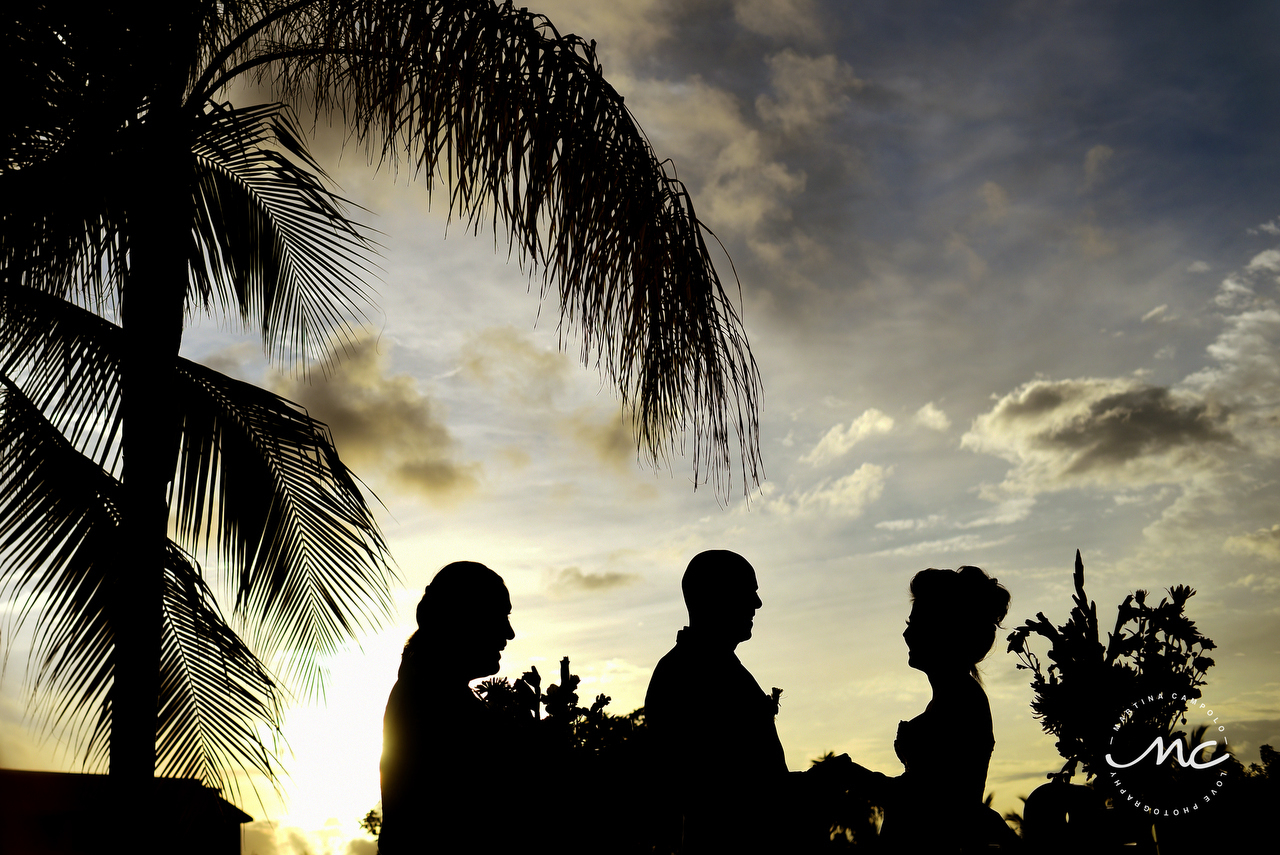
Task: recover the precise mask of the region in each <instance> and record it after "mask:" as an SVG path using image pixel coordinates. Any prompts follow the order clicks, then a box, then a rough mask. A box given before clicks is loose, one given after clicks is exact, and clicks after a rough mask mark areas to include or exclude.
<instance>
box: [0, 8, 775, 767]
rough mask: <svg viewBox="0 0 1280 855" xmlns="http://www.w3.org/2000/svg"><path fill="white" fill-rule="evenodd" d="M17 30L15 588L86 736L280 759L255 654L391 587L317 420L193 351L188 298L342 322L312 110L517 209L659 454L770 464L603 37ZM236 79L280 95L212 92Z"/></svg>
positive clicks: (148, 763)
mask: <svg viewBox="0 0 1280 855" xmlns="http://www.w3.org/2000/svg"><path fill="white" fill-rule="evenodd" d="M0 38H2V39H3V42H2V43H0V48H2V49H3V54H4V55H3V57H0V67H2V68H3V70H4V71H5V73H6V75H7V79H8V80H9V81H11V84H10V85H11V87H12V89H13V92H14V95H13V97H12V98H11V100H10V103H9V104H8V105H7V107H8V109H6V111H5V115H4V118H3V123H4V124H3V140H4V142H3V151H4V153H3V161H2V162H0V200H3V201H0V284H2V287H3V290H2V292H0V327H2V329H0V526H2V528H0V532H2V534H0V549H2V550H3V559H4V564H3V566H2V567H0V584H2V585H3V590H4V592H5V594H6V595H7V596H9V597H11V598H13V599H21V600H22V602H23V605H22V606H21V608H20V610H19V612H18V621H19V623H21V621H23V620H25V619H26V618H27V617H28V616H30V615H33V614H34V615H35V647H34V652H33V659H32V662H31V665H32V666H33V667H32V672H33V673H34V680H33V690H34V692H35V696H36V697H37V699H39V700H40V701H41V709H42V710H44V720H45V723H46V726H57V727H70V728H72V730H73V732H75V733H77V734H78V735H80V736H81V737H83V738H84V739H85V742H86V746H87V747H86V755H85V756H86V762H93V763H96V764H98V765H101V764H102V762H103V761H106V762H107V765H108V767H109V769H110V772H111V774H112V775H113V776H121V777H122V778H124V779H127V780H130V781H141V780H142V779H144V778H150V777H151V776H152V775H153V774H155V773H156V771H157V770H158V771H159V772H160V773H161V774H184V775H186V774H194V775H199V776H200V777H202V778H204V779H205V780H206V781H211V782H219V783H223V784H232V785H234V781H233V780H232V779H231V777H230V772H229V770H230V769H231V768H233V767H237V766H238V767H247V768H253V769H258V770H259V771H262V772H265V773H266V774H268V775H269V776H270V775H273V774H274V769H275V767H274V765H273V763H274V759H273V756H272V753H271V751H270V749H269V748H268V746H267V745H265V744H264V743H263V741H262V740H261V739H260V738H259V736H258V733H257V729H256V722H258V721H263V720H265V721H267V722H268V723H273V722H276V721H278V718H277V714H278V709H279V707H278V704H279V698H278V694H277V687H276V685H275V683H274V682H273V678H272V675H271V674H270V672H269V671H268V670H267V669H266V667H265V666H264V665H263V664H262V662H261V661H260V660H259V659H258V658H257V656H256V655H255V652H254V651H255V650H256V651H257V652H258V653H260V654H263V655H264V656H265V655H267V654H273V653H277V652H278V653H282V654H285V657H284V658H285V660H286V665H285V668H284V673H283V676H284V677H286V678H288V679H290V680H296V681H297V682H298V683H300V684H301V685H302V686H303V687H304V688H308V689H315V688H316V687H317V686H318V685H319V682H318V680H319V677H318V673H319V672H318V670H317V657H318V656H320V655H322V654H324V653H325V652H327V651H330V650H332V649H333V648H334V647H335V646H336V645H337V644H339V643H341V642H342V641H343V639H346V638H349V637H353V636H355V635H356V634H357V633H358V632H359V630H360V629H361V628H362V627H368V626H370V625H372V624H373V623H375V622H376V621H377V619H378V618H379V616H380V615H385V614H388V613H389V608H390V600H389V594H388V581H389V577H390V574H391V569H390V566H389V560H390V559H389V556H388V554H387V551H386V545H385V543H384V542H383V540H382V537H381V535H380V534H379V532H378V529H377V527H376V525H375V523H374V520H373V518H372V516H371V514H370V512H369V509H368V507H367V506H366V504H365V502H364V499H363V498H362V496H361V492H360V490H359V488H358V486H357V483H356V481H355V479H354V478H353V477H352V475H351V474H350V473H349V472H348V471H347V470H346V468H345V467H344V466H343V465H342V463H341V462H340V461H339V460H338V457H337V454H336V453H335V451H334V448H333V444H332V441H331V439H330V437H329V434H328V432H327V430H326V429H325V427H324V426H323V425H321V424H319V423H317V422H315V421H314V420H312V419H310V418H309V417H308V416H307V414H306V413H305V412H303V411H301V410H300V408H298V407H296V406H294V405H292V404H290V403H289V402H287V401H285V400H283V399H281V398H279V397H277V396H274V395H271V394H269V393H267V392H265V391H263V390H261V389H258V388H256V387H253V386H251V385H248V384H244V383H240V382H237V381H235V380H232V379H230V378H228V377H225V376H223V375H221V374H219V373H218V372H215V371H212V370H210V369H208V368H205V367H203V366H200V365H197V364H195V363H192V362H189V361H186V360H184V359H182V358H181V357H179V355H178V352H179V348H180V345H181V341H182V334H183V330H184V324H185V321H186V319H187V317H188V316H189V315H190V314H192V313H194V312H196V311H205V312H221V313H223V314H225V315H230V316H231V317H233V318H236V319H238V320H239V321H240V322H241V323H243V324H244V325H245V326H253V327H256V328H258V329H260V331H261V334H262V340H263V344H264V347H265V349H266V351H267V352H268V354H269V355H270V356H271V357H272V358H273V360H275V361H276V362H277V363H279V364H294V365H305V364H307V362H308V361H310V360H313V359H316V358H325V359H327V358H332V356H333V353H332V351H331V350H330V349H329V348H330V344H329V342H330V341H331V340H335V339H336V341H337V342H338V344H337V347H338V348H341V347H342V346H343V343H344V342H349V341H350V340H351V336H352V335H353V332H352V330H353V326H354V323H355V322H356V321H357V320H358V319H359V318H360V317H361V311H362V308H363V307H364V306H365V305H366V304H367V299H366V294H365V288H364V284H363V283H364V281H365V278H366V276H367V275H368V273H369V270H370V258H371V254H372V251H373V246H372V243H371V241H370V235H369V233H368V232H367V230H366V229H364V228H363V227H362V226H360V225H359V224H358V223H356V222H355V221H353V220H352V219H350V217H349V216H348V215H347V214H346V211H345V208H344V204H343V200H342V199H341V198H340V197H339V196H337V195H336V193H335V192H334V191H333V190H332V189H331V187H330V184H329V183H328V182H327V178H326V176H325V175H324V173H323V171H322V170H321V168H320V167H319V165H318V164H317V163H316V162H315V161H314V160H313V159H312V158H311V156H310V155H309V153H308V149H307V145H306V142H305V135H304V134H303V133H302V131H301V129H300V127H299V125H298V123H297V121H296V119H295V118H294V117H295V110H307V111H314V113H315V115H316V117H317V119H335V118H336V119H338V120H340V121H341V122H342V123H343V126H344V127H345V129H346V131H347V132H348V134H349V138H350V139H351V140H352V141H353V143H354V144H357V145H359V146H361V147H362V148H363V149H364V150H365V151H366V152H367V153H368V155H369V157H370V159H371V161H372V162H375V163H377V164H379V165H384V164H385V165H388V166H395V165H398V164H404V165H405V166H407V167H408V168H409V169H410V170H411V171H412V174H414V175H415V176H418V177H420V178H422V179H424V180H425V181H426V182H427V187H428V191H430V188H431V187H432V185H433V184H434V182H436V181H443V182H444V184H445V185H446V187H447V191H448V202H449V208H450V211H451V212H452V211H457V212H459V213H460V214H464V215H465V216H466V217H467V218H468V223H469V225H470V226H472V227H474V228H475V229H477V230H478V229H479V228H480V227H481V226H482V225H484V224H486V223H492V226H493V228H494V229H495V232H499V231H500V227H499V221H501V224H502V229H505V234H506V236H507V240H508V243H509V247H510V249H511V250H512V251H513V252H515V253H516V254H517V256H518V257H520V258H521V260H522V261H523V262H526V263H528V264H530V265H531V269H535V270H539V271H541V277H542V291H543V293H544V294H545V293H547V292H549V291H553V290H554V291H555V292H556V293H557V294H558V296H559V301H560V307H561V328H562V332H566V333H569V332H576V333H577V334H578V335H579V336H580V337H581V341H582V350H581V353H582V357H583V359H584V361H586V362H594V363H596V364H597V365H599V366H600V367H601V369H602V370H603V371H604V372H605V373H606V374H607V375H608V376H609V377H610V379H611V380H612V381H613V382H614V383H616V385H617V386H618V388H619V389H620V391H621V395H622V401H623V405H624V407H627V408H628V410H629V412H631V413H632V416H633V424H634V426H635V429H636V432H637V437H638V439H637V441H638V444H639V447H640V448H641V449H642V450H645V451H646V452H647V453H648V454H649V456H650V458H651V460H652V461H653V462H655V463H660V462H662V461H663V460H665V458H666V456H667V454H668V453H669V452H670V451H671V450H672V449H673V448H677V447H678V444H679V443H680V442H681V441H682V436H683V435H684V433H685V431H689V432H691V433H692V438H693V448H692V451H693V460H694V468H695V482H696V481H698V480H711V481H713V482H714V483H715V485H716V487H717V489H724V490H728V489H729V483H730V480H731V475H732V471H733V469H734V468H735V467H733V466H732V464H731V461H732V459H733V458H732V456H731V450H732V449H731V445H732V444H733V442H734V440H736V443H737V448H738V449H739V453H738V459H739V466H740V470H741V474H742V476H743V479H744V482H751V481H754V480H755V479H756V477H757V466H758V461H759V451H758V440H757V432H758V425H757V421H756V419H757V401H758V394H759V379H758V374H757V371H756V367H755V363H754V360H753V359H752V357H751V354H750V351H749V349H748V346H747V343H746V340H745V337H744V335H743V333H742V329H741V324H740V321H739V318H738V315H737V313H736V311H735V309H734V306H733V303H732V302H731V301H730V299H729V297H728V295H727V294H726V291H725V288H724V287H723V286H722V283H721V281H720V279H719V277H718V275H717V274H716V271H715V269H714V267H713V265H712V263H711V260H710V257H709V254H708V248H707V245H706V243H705V240H704V235H703V231H704V228H703V226H702V225H701V223H700V222H699V221H698V219H697V217H696V215H695V214H694V211H693V207H692V204H691V201H690V199H689V196H688V193H687V192H686V190H685V188H684V186H683V185H682V184H681V183H680V182H679V181H677V180H675V179H674V178H673V177H671V176H670V175H668V173H667V170H666V168H665V166H664V164H662V163H660V162H659V161H658V160H657V159H656V157H655V155H654V153H653V151H652V149H651V148H650V146H649V144H648V142H647V140H646V138H645V137H644V135H643V134H642V133H641V132H640V130H639V128H638V127H637V126H636V124H635V122H634V120H633V119H632V117H631V115H630V113H629V112H628V111H627V109H626V107H625V106H624V104H623V100H622V97H621V96H620V95H618V94H617V92H616V91H614V90H613V88H612V87H610V86H609V85H608V83H607V82H605V80H604V78H603V74H602V71H601V68H600V65H599V63H598V62H597V61H596V58H595V52H594V45H592V44H588V43H586V42H584V41H583V40H582V39H580V38H578V37H576V36H564V35H561V34H560V33H559V32H557V31H556V30H555V28H554V27H553V26H552V25H551V24H550V22H549V21H547V20H546V19H545V18H543V17H541V16H538V15H535V14H533V13H530V12H528V11H527V10H525V9H517V8H515V7H513V6H512V5H511V3H507V4H506V5H503V6H498V5H495V4H494V3H493V2H491V0H416V1H415V0H409V2H389V0H293V2H288V0H257V1H256V2H254V1H253V0H244V2H225V0H200V2H190V3H182V4H169V5H168V6H165V7H150V8H147V10H146V11H143V10H142V8H141V4H134V3H112V2H100V3H96V4H89V5H86V6H81V5H79V4H76V6H75V7H74V8H70V7H67V6H66V5H64V4H57V3H35V4H30V5H27V6H24V7H23V8H22V9H21V10H17V11H13V12H10V13H9V14H8V15H7V16H6V17H5V18H4V24H3V32H2V33H0ZM236 82H247V83H252V84H256V85H258V86H261V87H263V88H264V89H265V90H266V91H268V92H270V93H271V97H272V98H273V99H276V100H275V101H273V102H272V103H267V104H260V105H254V106H250V107H236V106H233V105H231V104H229V103H225V102H224V101H221V100H219V99H220V98H222V97H224V96H222V95H221V94H220V93H223V92H224V91H225V89H226V87H227V86H228V85H230V84H232V83H236ZM175 473H176V474H175ZM171 524H172V529H173V538H172V539H171V538H170V536H169V534H170V525H171ZM202 550H203V553H202V554H204V555H205V556H206V563H209V562H210V561H212V563H214V564H215V565H216V566H217V567H219V568H220V570H221V573H222V577H223V580H224V582H225V583H226V584H227V586H228V589H229V590H230V591H232V592H234V596H233V603H232V607H231V611H230V613H231V617H232V621H231V622H230V623H229V622H228V621H227V620H226V619H224V616H223V614H222V613H221V612H220V610H219V608H218V605H217V600H216V598H215V597H214V595H213V594H212V593H211V590H210V588H209V586H208V585H207V584H206V581H205V577H204V573H203V571H202V570H201V568H200V566H199V565H198V564H197V562H196V560H195V559H194V558H193V555H194V554H197V553H201V551H202ZM232 623H234V624H235V625H236V627H237V628H238V629H240V631H241V632H244V633H246V638H247V639H248V642H246V641H242V640H241V638H240V636H239V635H237V632H236V631H235V630H233V629H232V626H231V624H232ZM250 644H252V649H251V647H250ZM93 711H97V715H96V717H95V716H92V715H89V714H91V713H92V712H93Z"/></svg>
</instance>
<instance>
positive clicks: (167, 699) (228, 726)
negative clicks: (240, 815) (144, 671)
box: [156, 543, 282, 793]
mask: <svg viewBox="0 0 1280 855" xmlns="http://www.w3.org/2000/svg"><path fill="white" fill-rule="evenodd" d="M161 644H162V647H161V655H160V710H159V720H158V724H157V735H156V763H157V769H156V771H157V772H158V774H160V775H165V776H175V777H182V778H198V779H200V780H201V781H203V782H204V783H205V784H206V785H207V786H217V787H219V788H222V789H228V790H230V791H232V792H237V793H238V791H239V787H238V786H237V783H236V778H235V776H234V775H232V774H230V770H231V769H234V768H240V769H244V770H254V771H258V772H261V773H262V774H264V775H265V776H266V777H267V778H268V779H271V780H275V778H276V772H275V768H274V765H275V756H274V753H273V751H272V750H271V749H270V748H268V746H267V745H266V744H265V743H264V742H263V741H262V738H261V737H260V736H259V735H258V731H257V728H256V723H257V722H263V723H265V724H266V725H267V726H268V727H269V728H270V729H271V730H272V731H274V732H276V733H277V734H278V733H279V730H280V722H281V713H282V710H281V706H280V698H279V695H278V693H277V690H276V686H275V683H274V681H273V680H272V679H271V675H270V674H269V673H268V672H267V669H266V668H265V667H264V666H263V665H262V663H261V662H259V661H258V658H257V657H256V656H254V654H253V652H252V651H250V650H249V648H248V647H246V646H245V644H244V642H243V641H241V640H240V637H239V636H238V635H236V634H235V632H233V631H232V630H231V628H230V627H229V626H227V624H226V622H225V621H224V620H223V618H222V614H221V612H220V611H219V609H218V605H217V602H216V600H215V599H214V596H213V592H212V591H210V590H209V588H208V586H207V585H206V584H205V581H204V579H203V577H202V576H201V574H200V568H199V567H198V566H196V564H195V563H194V561H193V560H192V559H191V558H190V557H189V556H187V555H186V554H184V553H183V552H182V550H180V549H179V548H178V547H177V546H176V545H174V544H172V543H171V544H169V549H168V552H167V554H166V562H165V587H164V629H163V635H162V642H161Z"/></svg>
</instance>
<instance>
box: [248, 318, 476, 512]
mask: <svg viewBox="0 0 1280 855" xmlns="http://www.w3.org/2000/svg"><path fill="white" fill-rule="evenodd" d="M389 351H390V346H389V345H383V348H382V350H380V349H379V345H378V342H377V340H376V339H373V338H367V339H364V340H362V341H360V342H358V343H357V344H355V345H354V346H352V347H350V348H348V352H347V356H346V358H345V359H344V360H343V361H342V362H341V363H340V364H339V366H338V368H337V369H336V370H335V371H334V372H333V374H332V375H331V376H330V377H329V378H328V379H327V380H313V381H311V382H308V381H306V380H300V379H292V378H285V377H280V376H276V377H275V378H274V380H273V381H271V387H272V389H273V390H274V391H275V392H277V393H278V394H280V395H283V396H284V397H286V398H288V399H290V400H292V401H295V402H297V403H298V404H301V405H302V406H303V407H305V408H306V409H307V411H308V412H309V413H310V414H311V415H312V416H313V417H314V418H317V419H319V420H320V421H322V422H324V423H326V424H327V425H328V426H329V429H330V431H332V433H333V439H334V444H335V445H336V446H337V448H338V453H339V454H340V455H341V456H342V459H343V461H344V462H345V463H346V464H347V465H348V466H350V467H351V468H352V469H353V470H355V471H356V473H357V474H360V475H362V476H363V475H366V474H367V473H368V471H369V470H373V471H376V472H380V473H382V474H383V475H384V476H385V477H386V478H387V480H389V481H390V482H391V484H392V485H393V486H394V487H396V488H399V489H401V490H404V491H406V492H410V493H414V494H417V495H419V496H422V497H424V498H426V499H429V500H431V501H434V502H440V503H445V502H451V501H455V500H457V499H458V498H460V497H462V496H465V495H466V494H468V493H470V492H471V491H472V490H473V489H474V488H475V487H476V484H477V475H478V472H479V465H478V464H476V463H467V462H463V461H461V460H459V459H457V457H456V455H457V451H458V449H457V443H456V442H455V441H454V439H453V437H452V435H451V434H450V433H449V429H448V427H447V426H446V425H445V423H444V419H443V414H442V412H441V410H440V407H439V406H438V405H436V404H434V403H433V402H432V401H431V400H430V398H428V397H427V396H426V395H425V394H423V393H422V391H421V390H420V389H419V388H418V383H417V381H416V380H415V379H414V378H413V377H412V376H411V375H409V374H395V375H391V374H388V373H387V364H386V363H387V353H388V352H389Z"/></svg>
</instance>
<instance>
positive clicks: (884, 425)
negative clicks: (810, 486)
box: [800, 407, 945, 466]
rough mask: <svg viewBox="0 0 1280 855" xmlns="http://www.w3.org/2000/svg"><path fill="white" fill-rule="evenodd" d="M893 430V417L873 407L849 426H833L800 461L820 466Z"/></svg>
mask: <svg viewBox="0 0 1280 855" xmlns="http://www.w3.org/2000/svg"><path fill="white" fill-rule="evenodd" d="M944 418H945V417H944ZM891 430H893V419H892V418H890V417H889V416H887V415H885V414H884V413H882V412H880V411H879V410H877V409H875V408H874V407H873V408H871V409H869V410H867V411H866V412H864V413H863V414H862V415H860V416H858V417H857V418H856V419H854V420H853V421H852V422H850V423H849V426H848V427H842V426H841V425H836V426H835V427H833V428H831V430H829V431H827V435H826V436H824V437H823V438H822V439H820V440H819V441H818V444H817V445H815V446H814V447H813V449H812V450H811V451H810V452H809V453H808V454H806V455H804V456H803V457H801V458H800V461H801V462H802V463H808V464H811V465H813V466H818V465H819V464H822V463H826V462H827V461H828V460H835V459H836V458H838V457H843V456H844V455H845V454H848V453H849V449H851V448H853V447H854V446H855V445H857V444H858V443H860V442H862V441H863V440H864V439H866V438H867V437H870V436H875V435H877V434H886V433H888V432H889V431H891Z"/></svg>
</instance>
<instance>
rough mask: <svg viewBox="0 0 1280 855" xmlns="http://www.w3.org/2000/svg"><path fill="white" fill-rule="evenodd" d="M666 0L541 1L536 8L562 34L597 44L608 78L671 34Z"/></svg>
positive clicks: (649, 51)
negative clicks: (611, 0)
mask: <svg viewBox="0 0 1280 855" xmlns="http://www.w3.org/2000/svg"><path fill="white" fill-rule="evenodd" d="M666 6H667V0H627V2H626V3H601V2H599V0H541V2H539V3H538V4H537V6H536V7H535V8H536V9H537V11H538V12H540V13H541V14H543V15H546V16H547V17H548V18H549V19H550V20H551V22H552V23H553V24H555V25H556V29H558V30H559V31H560V32H561V33H565V34H568V33H577V34H578V35H580V36H582V37H583V38H585V39H591V40H594V41H595V42H596V51H597V52H598V54H599V56H600V61H601V64H603V65H604V66H605V72H606V74H609V75H610V79H613V78H614V76H615V71H616V69H615V66H618V65H621V66H623V67H629V66H630V65H631V64H632V63H633V62H634V61H635V60H637V59H643V58H645V57H648V56H649V55H650V54H651V53H653V50H654V48H656V47H657V46H658V45H660V44H661V43H663V42H664V41H666V40H667V39H669V38H670V37H671V35H672V26H671V23H672V18H673V16H672V15H671V14H670V10H669V9H668V8H666Z"/></svg>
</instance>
